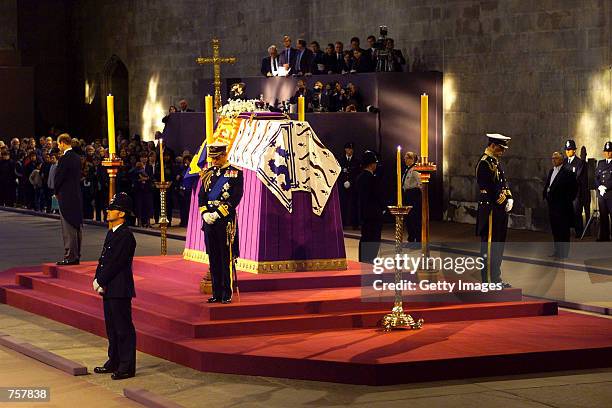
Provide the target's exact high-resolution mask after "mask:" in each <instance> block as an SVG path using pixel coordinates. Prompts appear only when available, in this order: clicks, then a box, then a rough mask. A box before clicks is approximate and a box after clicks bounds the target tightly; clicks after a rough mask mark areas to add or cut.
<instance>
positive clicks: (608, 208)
mask: <svg viewBox="0 0 612 408" xmlns="http://www.w3.org/2000/svg"><path fill="white" fill-rule="evenodd" d="M597 202H598V204H599V240H600V241H609V240H610V217H612V191H607V192H606V194H605V195H604V196H603V197H602V196H601V194H599V191H597Z"/></svg>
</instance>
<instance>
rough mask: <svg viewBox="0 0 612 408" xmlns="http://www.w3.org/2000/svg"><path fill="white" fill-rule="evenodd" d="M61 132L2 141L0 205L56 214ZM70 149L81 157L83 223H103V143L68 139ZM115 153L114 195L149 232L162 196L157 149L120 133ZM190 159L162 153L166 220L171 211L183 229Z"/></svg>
mask: <svg viewBox="0 0 612 408" xmlns="http://www.w3.org/2000/svg"><path fill="white" fill-rule="evenodd" d="M60 133H61V132H60V131H59V130H57V129H51V130H50V131H49V135H48V136H44V137H40V138H39V139H38V140H37V139H36V138H23V139H21V140H20V139H18V138H13V139H12V140H11V141H10V144H9V145H6V144H5V143H4V142H2V141H0V205H1V206H8V207H20V208H27V209H32V210H35V211H40V212H47V213H57V212H58V211H59V208H58V204H57V200H56V199H55V197H54V174H55V170H56V168H57V164H58V159H59V157H60V150H59V148H58V145H57V136H58V135H59V134H60ZM72 150H74V151H75V152H76V153H77V154H78V155H79V156H80V158H81V182H80V185H81V193H82V196H83V215H84V218H85V219H91V220H97V221H104V220H105V211H104V210H105V208H106V205H107V203H108V189H109V177H108V173H107V171H106V169H105V168H104V166H103V165H102V161H103V160H104V158H106V157H108V143H107V140H106V139H95V140H94V141H93V142H92V143H87V142H86V141H85V140H84V139H78V138H72ZM117 152H118V154H119V156H120V157H121V159H122V161H123V166H122V168H121V169H120V171H119V173H118V176H117V190H118V191H119V192H125V193H127V194H129V195H130V196H131V197H133V198H134V207H135V208H134V210H135V211H134V213H135V217H134V219H132V220H130V222H131V224H132V225H137V226H142V227H151V226H152V225H153V223H155V224H157V223H159V217H160V207H161V206H160V194H159V190H158V189H157V188H156V187H155V181H159V180H160V175H161V170H160V163H159V160H158V152H159V149H158V148H157V147H156V144H155V143H154V142H145V141H142V140H140V137H139V136H138V135H134V136H131V137H130V138H129V139H128V138H123V137H122V136H121V134H120V132H118V144H117ZM191 158H192V156H191V154H190V153H189V151H184V152H182V153H181V154H179V155H176V154H175V153H174V152H173V151H172V150H171V149H166V150H165V151H164V162H165V164H164V172H165V174H164V175H165V179H166V181H170V182H171V183H172V184H171V186H170V190H169V191H168V194H167V197H168V198H167V200H168V201H167V217H168V220H169V222H170V225H172V220H173V218H175V217H173V215H174V212H175V209H176V210H178V211H177V212H178V213H179V217H180V222H179V225H180V226H187V221H188V214H189V204H190V200H191V189H190V188H189V187H185V186H183V182H182V181H183V175H184V174H185V170H186V169H187V167H188V166H189V163H190V162H191Z"/></svg>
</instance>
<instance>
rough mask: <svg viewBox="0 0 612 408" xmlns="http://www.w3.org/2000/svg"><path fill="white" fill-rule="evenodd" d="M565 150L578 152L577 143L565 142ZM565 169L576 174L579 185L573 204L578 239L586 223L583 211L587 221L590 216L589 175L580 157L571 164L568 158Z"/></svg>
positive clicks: (564, 164)
mask: <svg viewBox="0 0 612 408" xmlns="http://www.w3.org/2000/svg"><path fill="white" fill-rule="evenodd" d="M565 150H566V151H567V150H574V151H575V150H576V142H574V141H573V140H571V139H570V140H568V141H566V142H565ZM563 167H565V168H567V169H568V170H569V171H571V172H572V173H574V176H575V177H576V182H577V185H578V191H577V193H576V197H575V198H574V200H573V202H572V207H573V214H574V219H573V222H574V229H575V230H576V237H579V236H580V235H581V234H582V230H583V228H584V222H583V220H582V211H583V210H584V211H585V214H586V218H587V220H588V219H589V214H590V208H589V206H590V204H591V196H590V193H589V174H588V169H587V166H586V164H585V162H584V161H583V160H582V159H581V158H580V157H578V156H576V155H574V156H573V157H572V160H571V162H570V159H569V158H568V157H566V158H565V159H564V160H563Z"/></svg>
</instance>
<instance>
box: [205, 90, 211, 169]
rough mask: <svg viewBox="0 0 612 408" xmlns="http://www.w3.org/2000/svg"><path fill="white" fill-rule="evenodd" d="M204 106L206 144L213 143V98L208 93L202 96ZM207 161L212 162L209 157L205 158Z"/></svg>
mask: <svg viewBox="0 0 612 408" xmlns="http://www.w3.org/2000/svg"><path fill="white" fill-rule="evenodd" d="M204 107H205V112H206V146H210V145H211V144H212V143H213V98H212V96H210V95H206V96H205V97H204ZM207 161H208V162H212V160H211V158H210V157H208V158H207Z"/></svg>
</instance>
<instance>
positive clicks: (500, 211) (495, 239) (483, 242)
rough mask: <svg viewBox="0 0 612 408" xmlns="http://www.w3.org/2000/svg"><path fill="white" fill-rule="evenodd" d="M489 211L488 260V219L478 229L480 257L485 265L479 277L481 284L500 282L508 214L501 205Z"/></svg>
mask: <svg viewBox="0 0 612 408" xmlns="http://www.w3.org/2000/svg"><path fill="white" fill-rule="evenodd" d="M491 211H492V212H493V216H492V219H493V224H492V230H491V253H490V258H489V254H488V252H489V248H488V240H489V217H486V220H483V221H484V223H483V225H482V228H481V229H480V256H482V257H483V258H484V263H485V267H484V268H483V269H482V271H481V275H482V281H483V282H492V283H500V282H501V281H502V278H501V263H502V258H503V256H504V248H505V245H506V234H507V230H508V214H507V213H506V211H505V207H504V206H503V205H502V206H499V205H495V206H493V208H492V210H491ZM485 223H486V224H485Z"/></svg>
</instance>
